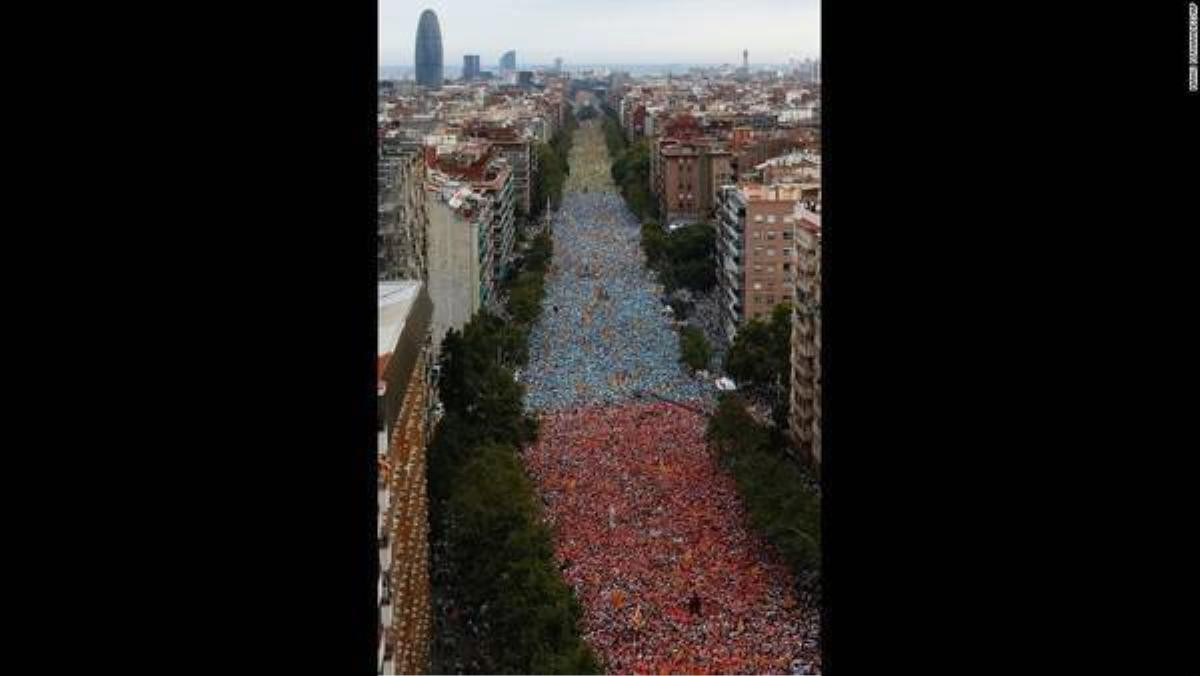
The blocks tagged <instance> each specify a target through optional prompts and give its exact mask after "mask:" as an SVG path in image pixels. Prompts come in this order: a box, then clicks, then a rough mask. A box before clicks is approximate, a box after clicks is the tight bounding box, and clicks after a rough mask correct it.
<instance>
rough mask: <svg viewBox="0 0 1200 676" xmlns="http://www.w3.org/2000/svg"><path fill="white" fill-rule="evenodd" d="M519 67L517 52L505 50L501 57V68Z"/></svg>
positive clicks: (512, 68)
mask: <svg viewBox="0 0 1200 676" xmlns="http://www.w3.org/2000/svg"><path fill="white" fill-rule="evenodd" d="M516 69H517V52H516V50H510V51H507V52H504V55H503V56H501V57H500V70H516Z"/></svg>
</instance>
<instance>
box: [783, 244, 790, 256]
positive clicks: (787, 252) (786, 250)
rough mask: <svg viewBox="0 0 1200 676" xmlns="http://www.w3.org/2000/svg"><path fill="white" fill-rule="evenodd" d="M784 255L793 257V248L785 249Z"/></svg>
mask: <svg viewBox="0 0 1200 676" xmlns="http://www.w3.org/2000/svg"><path fill="white" fill-rule="evenodd" d="M783 255H784V256H791V255H792V247H790V246H785V247H783Z"/></svg>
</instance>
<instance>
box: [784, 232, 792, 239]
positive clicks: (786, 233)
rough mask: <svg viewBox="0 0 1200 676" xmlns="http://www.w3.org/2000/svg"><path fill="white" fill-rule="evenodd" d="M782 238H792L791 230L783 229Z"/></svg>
mask: <svg viewBox="0 0 1200 676" xmlns="http://www.w3.org/2000/svg"><path fill="white" fill-rule="evenodd" d="M783 238H784V239H791V238H792V231H791V230H784V231H783Z"/></svg>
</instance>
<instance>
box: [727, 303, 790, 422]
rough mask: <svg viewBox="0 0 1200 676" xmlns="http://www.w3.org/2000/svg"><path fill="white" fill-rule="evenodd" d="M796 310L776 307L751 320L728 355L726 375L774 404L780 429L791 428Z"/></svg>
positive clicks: (772, 416)
mask: <svg viewBox="0 0 1200 676" xmlns="http://www.w3.org/2000/svg"><path fill="white" fill-rule="evenodd" d="M791 354H792V309H791V306H790V305H788V304H787V303H780V304H779V305H776V306H775V308H774V309H773V310H772V311H771V316H770V317H769V318H767V319H757V318H756V319H751V320H750V321H748V322H746V323H745V324H744V325H743V326H742V327H741V328H739V329H738V332H737V337H736V338H734V340H733V345H731V346H730V348H729V352H728V353H726V355H725V372H726V373H728V374H729V375H730V376H731V377H732V378H733V379H734V380H736V381H737V383H738V387H740V388H741V389H742V390H745V391H748V392H749V393H751V394H753V395H754V396H755V397H757V398H758V399H760V400H762V401H764V402H766V403H768V404H770V406H771V418H772V420H774V422H775V424H776V426H777V427H780V428H784V427H786V426H787V414H788V405H789V402H790V401H791V396H792V378H791V373H792V365H791Z"/></svg>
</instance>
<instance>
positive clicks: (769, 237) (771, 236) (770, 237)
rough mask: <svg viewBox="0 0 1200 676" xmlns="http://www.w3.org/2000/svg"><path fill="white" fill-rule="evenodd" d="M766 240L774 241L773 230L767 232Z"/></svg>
mask: <svg viewBox="0 0 1200 676" xmlns="http://www.w3.org/2000/svg"><path fill="white" fill-rule="evenodd" d="M767 239H775V231H774V230H768V231H767Z"/></svg>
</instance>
